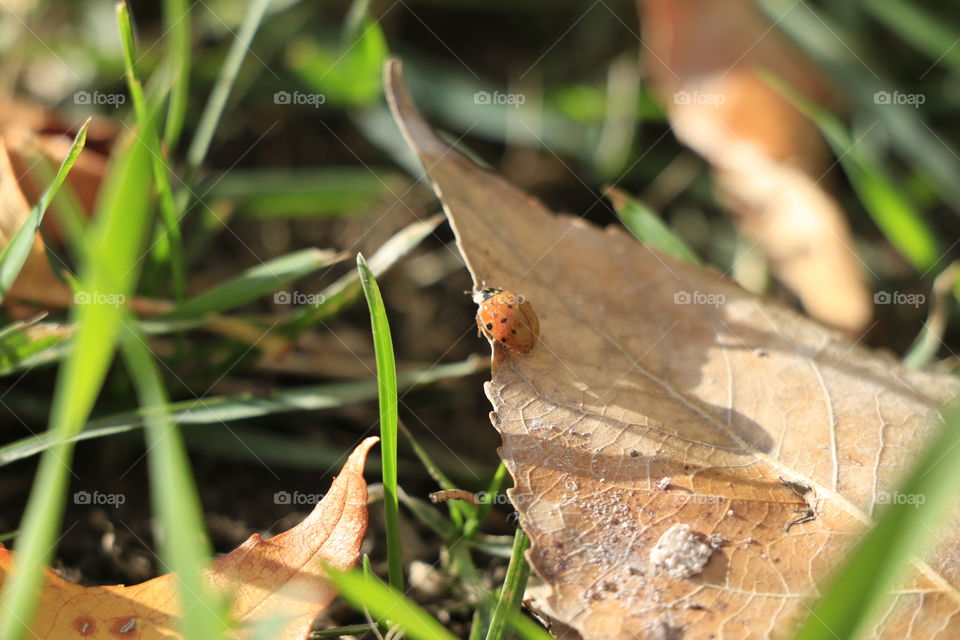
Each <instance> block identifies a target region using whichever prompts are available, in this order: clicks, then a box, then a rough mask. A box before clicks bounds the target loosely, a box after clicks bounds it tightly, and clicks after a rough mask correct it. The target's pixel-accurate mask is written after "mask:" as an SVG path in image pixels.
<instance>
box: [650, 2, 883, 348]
mask: <svg viewBox="0 0 960 640" xmlns="http://www.w3.org/2000/svg"><path fill="white" fill-rule="evenodd" d="M639 6H640V11H641V17H642V23H643V30H644V44H645V46H646V55H645V56H644V62H645V66H646V68H647V70H648V71H649V73H650V75H651V78H652V81H653V85H654V86H655V88H656V89H657V91H658V93H659V94H660V97H661V99H662V101H663V104H664V106H665V108H666V112H667V116H668V118H669V120H670V123H671V125H672V126H673V130H674V132H675V134H676V136H677V137H678V138H679V139H680V140H681V141H682V142H683V143H685V144H687V145H689V146H690V147H691V148H693V149H694V150H696V151H697V152H698V153H700V154H701V155H702V156H703V157H704V158H706V159H707V160H708V161H709V162H710V164H711V165H712V166H713V169H714V180H715V184H716V187H717V191H718V194H719V197H720V199H721V200H722V201H723V204H724V205H725V206H726V207H727V208H728V209H730V210H731V212H732V213H733V214H734V215H733V220H734V222H735V223H736V224H737V226H738V228H739V229H740V231H741V232H742V233H743V234H744V235H745V236H746V237H747V238H748V239H749V240H750V241H751V242H753V243H754V244H756V245H757V246H758V247H759V248H760V249H761V250H762V251H763V252H764V254H766V256H767V258H768V259H769V260H770V263H771V266H772V267H773V270H774V272H775V273H776V275H777V276H778V277H779V278H780V279H781V280H783V282H784V283H785V284H786V285H787V286H788V287H790V288H791V289H792V290H793V291H794V292H795V293H796V294H797V296H798V297H799V298H800V300H801V302H802V303H803V306H804V308H805V309H806V310H807V312H808V313H810V315H811V316H813V317H814V318H816V319H818V320H820V321H821V322H824V323H826V324H828V325H830V326H833V327H836V328H839V329H842V330H844V331H846V332H848V333H854V334H855V333H858V332H860V331H862V330H863V329H864V328H865V327H866V325H867V323H868V322H869V321H870V318H871V317H872V315H873V304H872V301H871V298H870V289H869V286H868V285H867V282H866V280H865V277H864V268H863V266H862V263H861V262H860V260H859V258H857V255H856V252H855V250H854V243H853V237H852V235H851V233H850V230H849V227H848V225H847V222H846V218H845V216H844V213H843V210H842V209H841V208H840V205H839V204H838V203H837V202H836V200H835V199H834V198H833V197H832V196H831V195H830V194H829V193H828V192H827V190H826V189H825V188H824V185H823V184H822V180H823V178H824V176H825V175H826V174H827V172H828V169H829V166H828V163H829V151H828V147H827V144H826V142H825V141H824V139H823V137H822V136H821V135H820V133H819V131H818V130H817V127H816V126H815V125H814V124H813V123H812V122H811V121H810V120H809V119H808V118H807V117H806V116H804V115H803V114H801V113H800V112H799V111H798V110H797V109H795V108H794V107H793V106H792V105H791V104H790V103H789V102H788V101H787V100H786V99H785V98H783V97H782V96H781V95H780V94H778V93H777V92H776V91H775V90H774V89H772V88H771V87H770V86H769V85H768V84H767V82H766V81H765V80H764V79H763V78H762V77H761V75H760V74H759V71H762V70H767V71H771V72H773V73H776V74H777V75H778V76H779V77H781V78H783V79H784V80H785V81H786V82H788V83H789V84H790V86H792V87H794V88H796V89H797V90H798V91H801V92H802V93H804V94H805V95H806V96H808V97H809V98H811V99H814V100H816V101H817V102H818V103H820V104H824V103H829V101H830V100H831V97H832V91H831V89H830V87H829V86H828V85H827V83H826V82H825V81H824V80H823V79H822V78H821V77H820V75H819V74H818V72H817V70H816V69H815V68H814V67H813V65H812V64H810V63H809V62H808V61H807V60H805V59H804V58H803V57H802V56H801V55H800V54H799V53H798V52H797V51H796V50H794V49H793V48H792V47H790V46H789V44H788V43H787V42H786V41H785V40H784V38H783V37H782V36H781V35H780V34H779V33H778V32H777V31H776V29H775V26H774V25H771V24H769V22H768V21H767V20H765V19H763V17H762V16H761V15H760V14H759V12H758V11H757V9H756V7H755V6H754V4H753V3H752V2H751V1H750V0H698V1H697V2H676V1H674V0H640V2H639Z"/></svg>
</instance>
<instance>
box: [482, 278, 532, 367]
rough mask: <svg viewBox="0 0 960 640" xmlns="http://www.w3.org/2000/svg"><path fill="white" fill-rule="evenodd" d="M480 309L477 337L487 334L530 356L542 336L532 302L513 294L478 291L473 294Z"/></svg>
mask: <svg viewBox="0 0 960 640" xmlns="http://www.w3.org/2000/svg"><path fill="white" fill-rule="evenodd" d="M473 301H474V302H476V303H477V304H478V305H479V306H480V308H479V309H477V328H478V329H479V330H480V331H479V333H478V334H477V335H481V334H483V335H486V336H487V338H489V339H490V340H491V341H493V342H499V343H500V344H502V345H503V346H505V347H509V348H510V349H513V350H514V351H519V352H520V353H529V352H530V350H531V349H533V345H535V344H536V343H537V338H538V337H539V335H540V320H538V319H537V314H536V313H534V311H533V307H532V306H530V303H529V302H527V301H526V300H524V299H523V296H520V295H517V294H516V293H513V292H512V291H504V290H503V289H487V288H484V289H478V290H476V291H474V292H473Z"/></svg>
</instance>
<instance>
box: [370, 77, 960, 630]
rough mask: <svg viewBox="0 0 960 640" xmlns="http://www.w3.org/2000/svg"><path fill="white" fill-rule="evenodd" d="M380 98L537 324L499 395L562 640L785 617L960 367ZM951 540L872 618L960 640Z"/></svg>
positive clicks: (467, 241)
mask: <svg viewBox="0 0 960 640" xmlns="http://www.w3.org/2000/svg"><path fill="white" fill-rule="evenodd" d="M387 94H388V97H389V100H390V102H391V107H392V109H393V111H394V116H395V118H396V119H397V121H398V122H399V124H400V127H401V129H403V131H404V134H405V136H406V137H407V140H408V142H409V143H410V144H411V145H412V146H413V147H414V148H415V149H416V151H417V152H418V153H419V155H420V158H421V160H422V162H423V165H424V166H425V167H426V168H427V173H428V175H429V178H430V180H431V182H432V184H433V187H434V189H435V191H436V193H437V194H438V196H439V197H440V199H441V200H442V202H443V205H444V209H445V210H446V212H447V215H448V217H449V218H450V222H451V224H452V225H453V228H454V230H455V232H456V234H457V241H458V243H459V246H460V249H461V251H462V252H463V255H464V258H465V260H466V263H467V265H468V267H469V269H470V271H471V273H472V274H473V278H474V282H476V283H479V282H481V281H486V284H487V285H488V286H497V287H502V288H505V289H510V290H512V291H516V292H518V293H521V294H522V295H524V297H525V299H526V300H527V301H529V303H530V304H531V305H532V306H533V308H534V309H535V310H536V312H537V314H538V315H539V318H540V340H539V342H538V344H537V346H536V347H535V348H534V349H533V350H532V351H531V352H530V353H529V354H519V353H517V352H514V351H509V350H503V349H502V348H501V347H499V346H495V347H494V348H495V349H496V354H495V356H496V357H495V358H494V362H493V368H492V380H491V381H490V382H489V383H487V385H486V393H487V396H488V397H489V399H490V401H491V403H492V404H493V408H494V411H495V412H494V413H493V414H492V420H493V423H494V425H495V426H496V428H497V429H498V430H499V432H500V433H501V435H502V437H503V446H502V448H501V449H500V454H501V456H502V457H503V459H504V461H505V463H506V465H507V467H508V469H509V471H510V473H511V474H512V476H513V479H514V483H515V488H514V489H512V490H511V493H510V497H511V500H512V501H513V504H514V505H515V506H516V508H517V509H518V511H519V513H520V515H521V523H522V525H523V527H524V529H525V530H526V531H527V533H528V534H529V535H530V538H531V541H532V547H531V549H530V551H529V552H528V558H529V560H530V562H531V565H532V567H533V569H534V570H535V571H536V572H537V573H538V574H539V575H540V577H542V578H543V580H544V581H545V582H546V583H547V584H548V585H549V587H550V589H551V591H550V593H549V595H547V596H546V598H545V599H543V600H542V601H541V604H540V610H541V612H546V613H547V614H548V615H550V616H551V617H553V618H554V619H555V620H556V621H557V622H558V625H557V627H556V628H557V629H558V630H567V631H566V632H565V633H566V635H564V637H571V635H570V634H571V633H573V631H570V630H574V631H575V632H576V633H577V634H579V635H580V636H582V637H584V638H603V639H609V638H660V637H665V638H666V637H669V638H690V639H693V638H710V637H716V638H737V639H743V638H767V637H771V636H777V635H780V636H781V637H782V636H784V635H787V634H789V630H790V629H791V628H792V625H794V624H795V623H796V622H797V621H798V620H799V619H800V618H801V617H802V616H803V615H804V614H805V613H806V612H807V608H806V606H805V605H806V604H808V601H809V600H811V599H813V598H814V597H815V596H816V593H817V581H818V580H819V579H821V578H822V577H823V576H824V574H825V573H826V572H828V571H829V570H830V569H831V568H832V567H833V566H835V565H836V564H837V562H838V561H839V560H840V558H841V557H842V556H843V554H844V552H845V551H846V550H848V549H849V548H850V546H851V545H852V544H853V543H854V542H855V541H856V539H857V537H858V534H860V533H861V532H862V531H864V529H865V528H866V527H867V526H868V524H869V523H870V521H871V516H872V513H873V511H874V505H876V504H877V503H879V502H882V501H883V496H884V492H887V493H888V494H889V492H893V491H894V488H895V487H896V486H897V481H898V479H899V476H900V475H901V473H902V472H903V471H904V469H905V468H906V467H907V465H909V464H910V462H911V452H913V451H915V450H916V449H917V447H918V445H920V443H921V442H923V441H924V440H925V439H926V438H927V437H928V435H929V433H930V430H931V429H932V426H933V424H934V423H936V422H937V421H938V420H939V414H938V412H937V410H936V409H935V408H934V407H935V406H937V405H938V403H940V402H943V401H945V400H947V399H948V398H951V397H953V396H955V395H956V394H957V392H958V390H960V388H958V384H957V382H956V381H955V380H954V379H953V378H950V377H946V376H944V377H936V376H931V375H928V374H924V373H918V372H910V371H907V370H905V369H904V368H903V367H902V366H900V365H899V363H897V362H896V361H894V360H892V359H890V358H887V357H882V356H880V355H877V354H874V353H871V352H870V351H867V350H865V349H863V348H860V347H857V346H855V345H852V344H850V343H849V342H847V341H845V340H844V339H842V338H840V337H838V336H837V335H835V334H834V333H831V332H829V331H827V330H825V329H823V328H822V327H821V326H820V325H818V324H815V323H813V322H811V321H809V320H806V319H804V318H803V317H801V316H799V315H798V314H796V313H793V312H791V311H790V310H787V309H784V308H783V307H781V306H779V305H777V304H774V303H772V302H770V301H768V300H764V299H762V298H758V297H756V296H754V295H752V294H750V293H748V292H745V291H743V290H742V289H741V288H739V287H738V286H736V285H735V284H733V283H731V282H729V281H727V280H725V279H724V278H722V277H720V276H719V275H718V274H717V273H715V272H714V271H712V270H709V269H704V268H700V267H696V266H693V265H690V264H687V263H684V262H680V261H678V260H675V259H672V258H670V257H668V256H666V255H664V254H662V253H660V252H658V251H657V250H655V249H653V248H650V247H645V246H641V245H639V244H637V243H636V242H635V241H634V240H633V238H632V237H630V236H629V235H628V234H627V233H626V232H625V231H623V230H622V229H620V228H619V227H617V228H609V229H606V230H601V229H598V228H595V227H594V226H592V225H590V224H587V223H585V222H584V221H582V220H579V219H577V218H573V217H570V216H560V215H556V214H554V213H552V212H551V211H549V210H548V209H547V208H546V207H545V206H544V205H543V204H542V203H540V202H539V201H538V200H536V199H535V198H533V197H531V196H529V195H527V194H525V193H523V192H521V191H520V190H519V189H517V188H515V187H513V186H512V185H510V184H509V183H508V182H506V181H505V180H504V179H502V178H500V177H499V176H497V175H495V174H493V173H491V172H489V171H486V170H484V169H480V168H478V167H477V166H476V165H475V164H474V163H473V162H472V161H470V160H469V159H467V158H466V157H465V156H464V155H462V154H460V153H458V152H457V151H454V150H452V149H451V148H450V147H449V146H448V145H447V144H446V143H445V142H443V141H442V140H441V139H440V138H439V137H438V136H437V135H435V134H434V132H433V131H432V130H431V129H430V127H429V126H428V125H427V123H426V122H425V121H424V120H423V119H422V118H421V116H420V115H419V114H418V113H417V111H416V110H415V108H414V106H413V104H412V102H411V100H410V98H409V96H408V95H407V94H406V92H405V89H404V88H403V81H402V77H401V70H400V67H399V63H398V62H396V61H393V62H391V63H389V64H388V68H387ZM781 477H782V478H784V481H781V480H780V478H781ZM807 487H809V491H808V490H807ZM808 509H813V512H814V515H815V518H813V519H812V520H810V521H808V522H804V523H800V524H795V525H793V526H791V527H790V528H789V532H786V531H785V527H786V525H787V524H788V523H790V522H791V521H793V520H797V519H799V518H801V517H802V516H803V515H804V514H805V513H807V512H808ZM798 510H799V511H800V513H799V514H798V513H797V511H798ZM677 525H683V526H681V527H679V528H677ZM957 542H958V528H957V524H956V522H954V523H953V525H952V528H950V529H949V530H948V531H947V532H946V534H945V536H944V538H943V542H942V544H941V545H940V546H939V547H937V548H936V549H935V550H933V552H932V553H931V554H930V555H929V557H927V558H926V559H925V561H924V562H921V561H919V560H918V561H916V563H915V571H914V573H913V574H912V576H911V577H910V578H909V580H908V582H907V583H906V584H905V585H904V587H903V588H902V590H900V591H898V592H897V593H896V594H895V595H893V596H891V597H890V598H889V601H888V602H887V609H886V611H884V613H883V614H882V615H881V617H880V620H881V622H880V623H878V624H881V625H882V626H880V627H879V628H877V629H873V630H872V634H873V635H875V636H877V637H883V638H903V637H910V638H922V639H925V638H941V637H942V638H956V637H960V596H958V591H957V587H958V586H960V564H958V563H957V561H956V544H957ZM704 545H706V547H705V546H704Z"/></svg>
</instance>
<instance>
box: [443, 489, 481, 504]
mask: <svg viewBox="0 0 960 640" xmlns="http://www.w3.org/2000/svg"><path fill="white" fill-rule="evenodd" d="M448 500H463V501H464V502H469V503H470V504H483V502H482V501H481V500H480V498H479V497H477V494H475V493H470V492H469V491H466V490H465V489H444V490H443V491H434V492H433V493H431V494H430V502H432V503H433V504H440V503H441V502H447V501H448Z"/></svg>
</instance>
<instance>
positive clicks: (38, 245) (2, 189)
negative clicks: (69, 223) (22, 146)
mask: <svg viewBox="0 0 960 640" xmlns="http://www.w3.org/2000/svg"><path fill="white" fill-rule="evenodd" d="M29 216H30V205H29V204H28V203H27V200H26V198H24V196H23V193H22V192H21V191H20V187H19V185H18V184H17V174H16V173H15V172H14V170H13V165H12V164H11V162H10V155H9V154H8V153H7V147H6V143H5V141H4V139H3V138H0V249H2V248H3V247H6V246H7V244H8V243H9V242H10V240H11V238H13V236H14V234H16V233H17V231H18V230H19V229H20V227H21V226H23V223H24V222H25V221H26V219H27V218H28V217H29ZM7 295H8V297H9V298H11V299H18V298H23V299H27V300H32V301H35V302H39V303H41V304H44V305H50V306H54V307H66V306H69V305H71V304H73V293H72V292H71V291H70V288H69V287H67V286H66V285H65V284H63V283H62V282H61V281H60V280H59V279H58V278H57V276H56V275H55V274H54V273H53V270H52V269H51V268H50V262H49V260H48V259H47V255H46V251H45V250H44V248H43V240H42V239H41V238H40V234H39V233H37V234H36V235H35V237H34V240H33V246H32V247H31V248H30V253H29V254H28V256H27V261H26V262H25V263H24V265H23V269H22V270H21V271H20V276H19V277H18V278H17V280H16V281H15V282H14V283H13V287H12V288H11V289H10V291H9V292H8V294H7Z"/></svg>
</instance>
